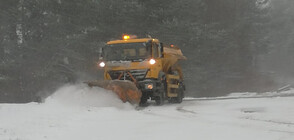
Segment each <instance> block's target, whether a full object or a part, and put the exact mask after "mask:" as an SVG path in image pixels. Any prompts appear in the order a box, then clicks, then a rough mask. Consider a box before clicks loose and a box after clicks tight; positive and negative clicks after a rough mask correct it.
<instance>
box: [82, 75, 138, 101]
mask: <svg viewBox="0 0 294 140" xmlns="http://www.w3.org/2000/svg"><path fill="white" fill-rule="evenodd" d="M85 83H87V84H88V86H90V87H94V86H97V87H101V88H104V89H107V90H112V91H113V92H114V93H116V94H117V95H118V97H119V98H120V99H121V100H122V101H123V102H124V103H125V102H129V103H131V104H139V103H140V100H141V96H142V93H141V91H140V90H138V88H137V87H136V85H135V84H134V83H133V82H131V81H127V80H125V81H124V80H105V81H91V82H85Z"/></svg>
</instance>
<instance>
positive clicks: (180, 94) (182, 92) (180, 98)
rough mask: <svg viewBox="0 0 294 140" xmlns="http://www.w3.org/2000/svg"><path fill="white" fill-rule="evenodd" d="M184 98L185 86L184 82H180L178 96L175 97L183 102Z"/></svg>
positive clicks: (178, 101)
mask: <svg viewBox="0 0 294 140" xmlns="http://www.w3.org/2000/svg"><path fill="white" fill-rule="evenodd" d="M183 98H184V86H183V84H180V87H179V89H178V97H176V98H175V102H176V103H182V102H183Z"/></svg>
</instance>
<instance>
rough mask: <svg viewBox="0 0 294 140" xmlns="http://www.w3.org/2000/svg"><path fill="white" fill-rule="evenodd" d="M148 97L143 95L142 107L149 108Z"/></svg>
mask: <svg viewBox="0 0 294 140" xmlns="http://www.w3.org/2000/svg"><path fill="white" fill-rule="evenodd" d="M147 100H148V97H147V96H146V95H145V94H144V93H143V94H142V97H141V101H140V104H139V105H140V106H147Z"/></svg>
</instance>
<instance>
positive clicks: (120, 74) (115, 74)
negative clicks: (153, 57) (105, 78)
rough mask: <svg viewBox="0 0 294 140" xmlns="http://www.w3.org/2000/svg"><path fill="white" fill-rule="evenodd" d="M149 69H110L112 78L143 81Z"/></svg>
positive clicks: (109, 72)
mask: <svg viewBox="0 0 294 140" xmlns="http://www.w3.org/2000/svg"><path fill="white" fill-rule="evenodd" d="M148 71H149V69H140V70H124V71H108V74H109V75H110V77H111V79H112V80H130V81H134V80H136V81H141V80H143V79H145V77H146V75H147V72H148Z"/></svg>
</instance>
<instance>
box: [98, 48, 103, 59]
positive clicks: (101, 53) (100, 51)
mask: <svg viewBox="0 0 294 140" xmlns="http://www.w3.org/2000/svg"><path fill="white" fill-rule="evenodd" d="M98 53H99V60H102V59H103V48H102V47H100V48H99V52H98Z"/></svg>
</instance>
